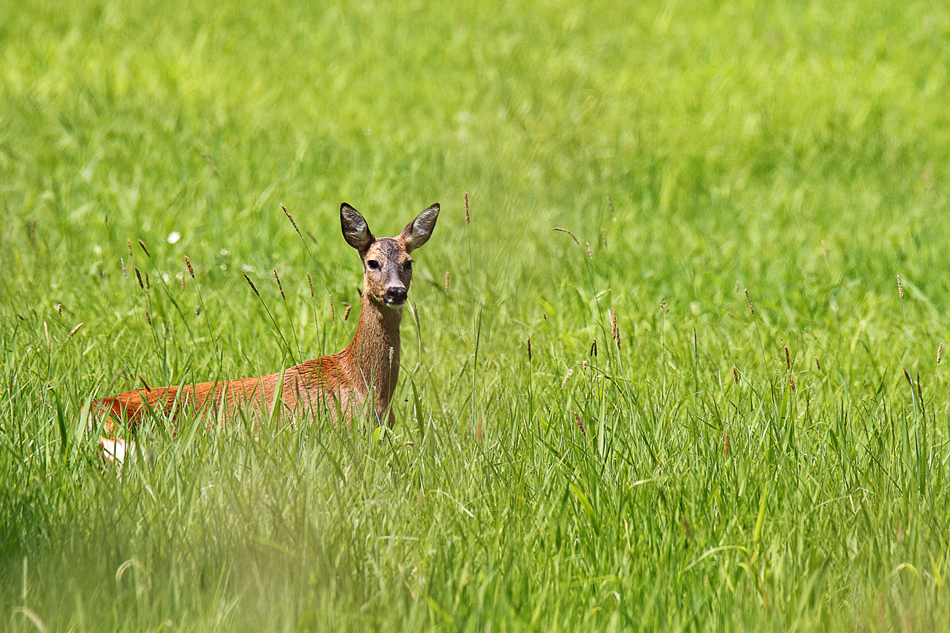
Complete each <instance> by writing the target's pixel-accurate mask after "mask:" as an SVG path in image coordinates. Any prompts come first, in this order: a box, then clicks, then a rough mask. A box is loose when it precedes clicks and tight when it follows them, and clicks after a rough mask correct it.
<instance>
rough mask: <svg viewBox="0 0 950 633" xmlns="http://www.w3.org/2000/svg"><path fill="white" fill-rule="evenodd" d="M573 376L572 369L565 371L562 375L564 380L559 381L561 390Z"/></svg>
mask: <svg viewBox="0 0 950 633" xmlns="http://www.w3.org/2000/svg"><path fill="white" fill-rule="evenodd" d="M573 375H574V370H573V369H568V370H567V373H566V374H564V380H562V381H561V389H563V388H564V385H566V384H567V381H568V380H570V378H571V376H573Z"/></svg>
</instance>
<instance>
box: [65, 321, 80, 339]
mask: <svg viewBox="0 0 950 633" xmlns="http://www.w3.org/2000/svg"><path fill="white" fill-rule="evenodd" d="M83 325H84V324H82V323H80V324H79V325H77V326H76V327H74V328H73V329H71V330H70V331H69V334H67V335H66V340H65V341H63V342H64V343H65V342H66V341H68V340H69V339H71V338H72V337H73V336H75V334H76V332H78V331H79V330H80V329H82V326H83Z"/></svg>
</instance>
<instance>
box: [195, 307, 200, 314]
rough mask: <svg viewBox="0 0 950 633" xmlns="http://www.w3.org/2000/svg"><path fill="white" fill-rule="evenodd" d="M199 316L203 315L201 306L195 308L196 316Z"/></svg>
mask: <svg viewBox="0 0 950 633" xmlns="http://www.w3.org/2000/svg"><path fill="white" fill-rule="evenodd" d="M199 314H201V306H200V305H198V306H195V316H198V315H199Z"/></svg>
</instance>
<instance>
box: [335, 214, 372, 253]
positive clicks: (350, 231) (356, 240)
mask: <svg viewBox="0 0 950 633" xmlns="http://www.w3.org/2000/svg"><path fill="white" fill-rule="evenodd" d="M340 224H341V225H342V226H343V238H344V239H345V240H346V243H347V244H349V245H350V246H352V247H353V248H355V249H356V250H358V251H359V252H361V253H362V252H363V251H365V250H366V249H367V248H369V245H370V244H372V243H373V242H374V241H375V240H376V238H375V237H373V234H372V233H370V231H369V225H367V224H366V220H365V219H364V218H363V216H362V215H360V212H359V211H357V210H356V209H354V208H353V207H351V206H350V205H348V204H347V203H345V202H344V203H343V204H342V205H340Z"/></svg>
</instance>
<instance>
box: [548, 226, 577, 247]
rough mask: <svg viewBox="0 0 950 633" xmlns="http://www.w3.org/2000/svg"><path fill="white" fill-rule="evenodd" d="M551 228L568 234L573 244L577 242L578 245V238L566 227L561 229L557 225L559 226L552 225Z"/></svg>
mask: <svg viewBox="0 0 950 633" xmlns="http://www.w3.org/2000/svg"><path fill="white" fill-rule="evenodd" d="M551 230H552V231H560V232H561V233H567V234H568V235H570V236H571V239H572V240H574V243H575V244H577V245H578V246H580V245H581V243H580V241H578V239H577V236H576V235H574V234H573V233H571V232H570V231H568V230H567V229H562V228H561V227H559V226H555V227H554V228H553V229H551Z"/></svg>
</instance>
